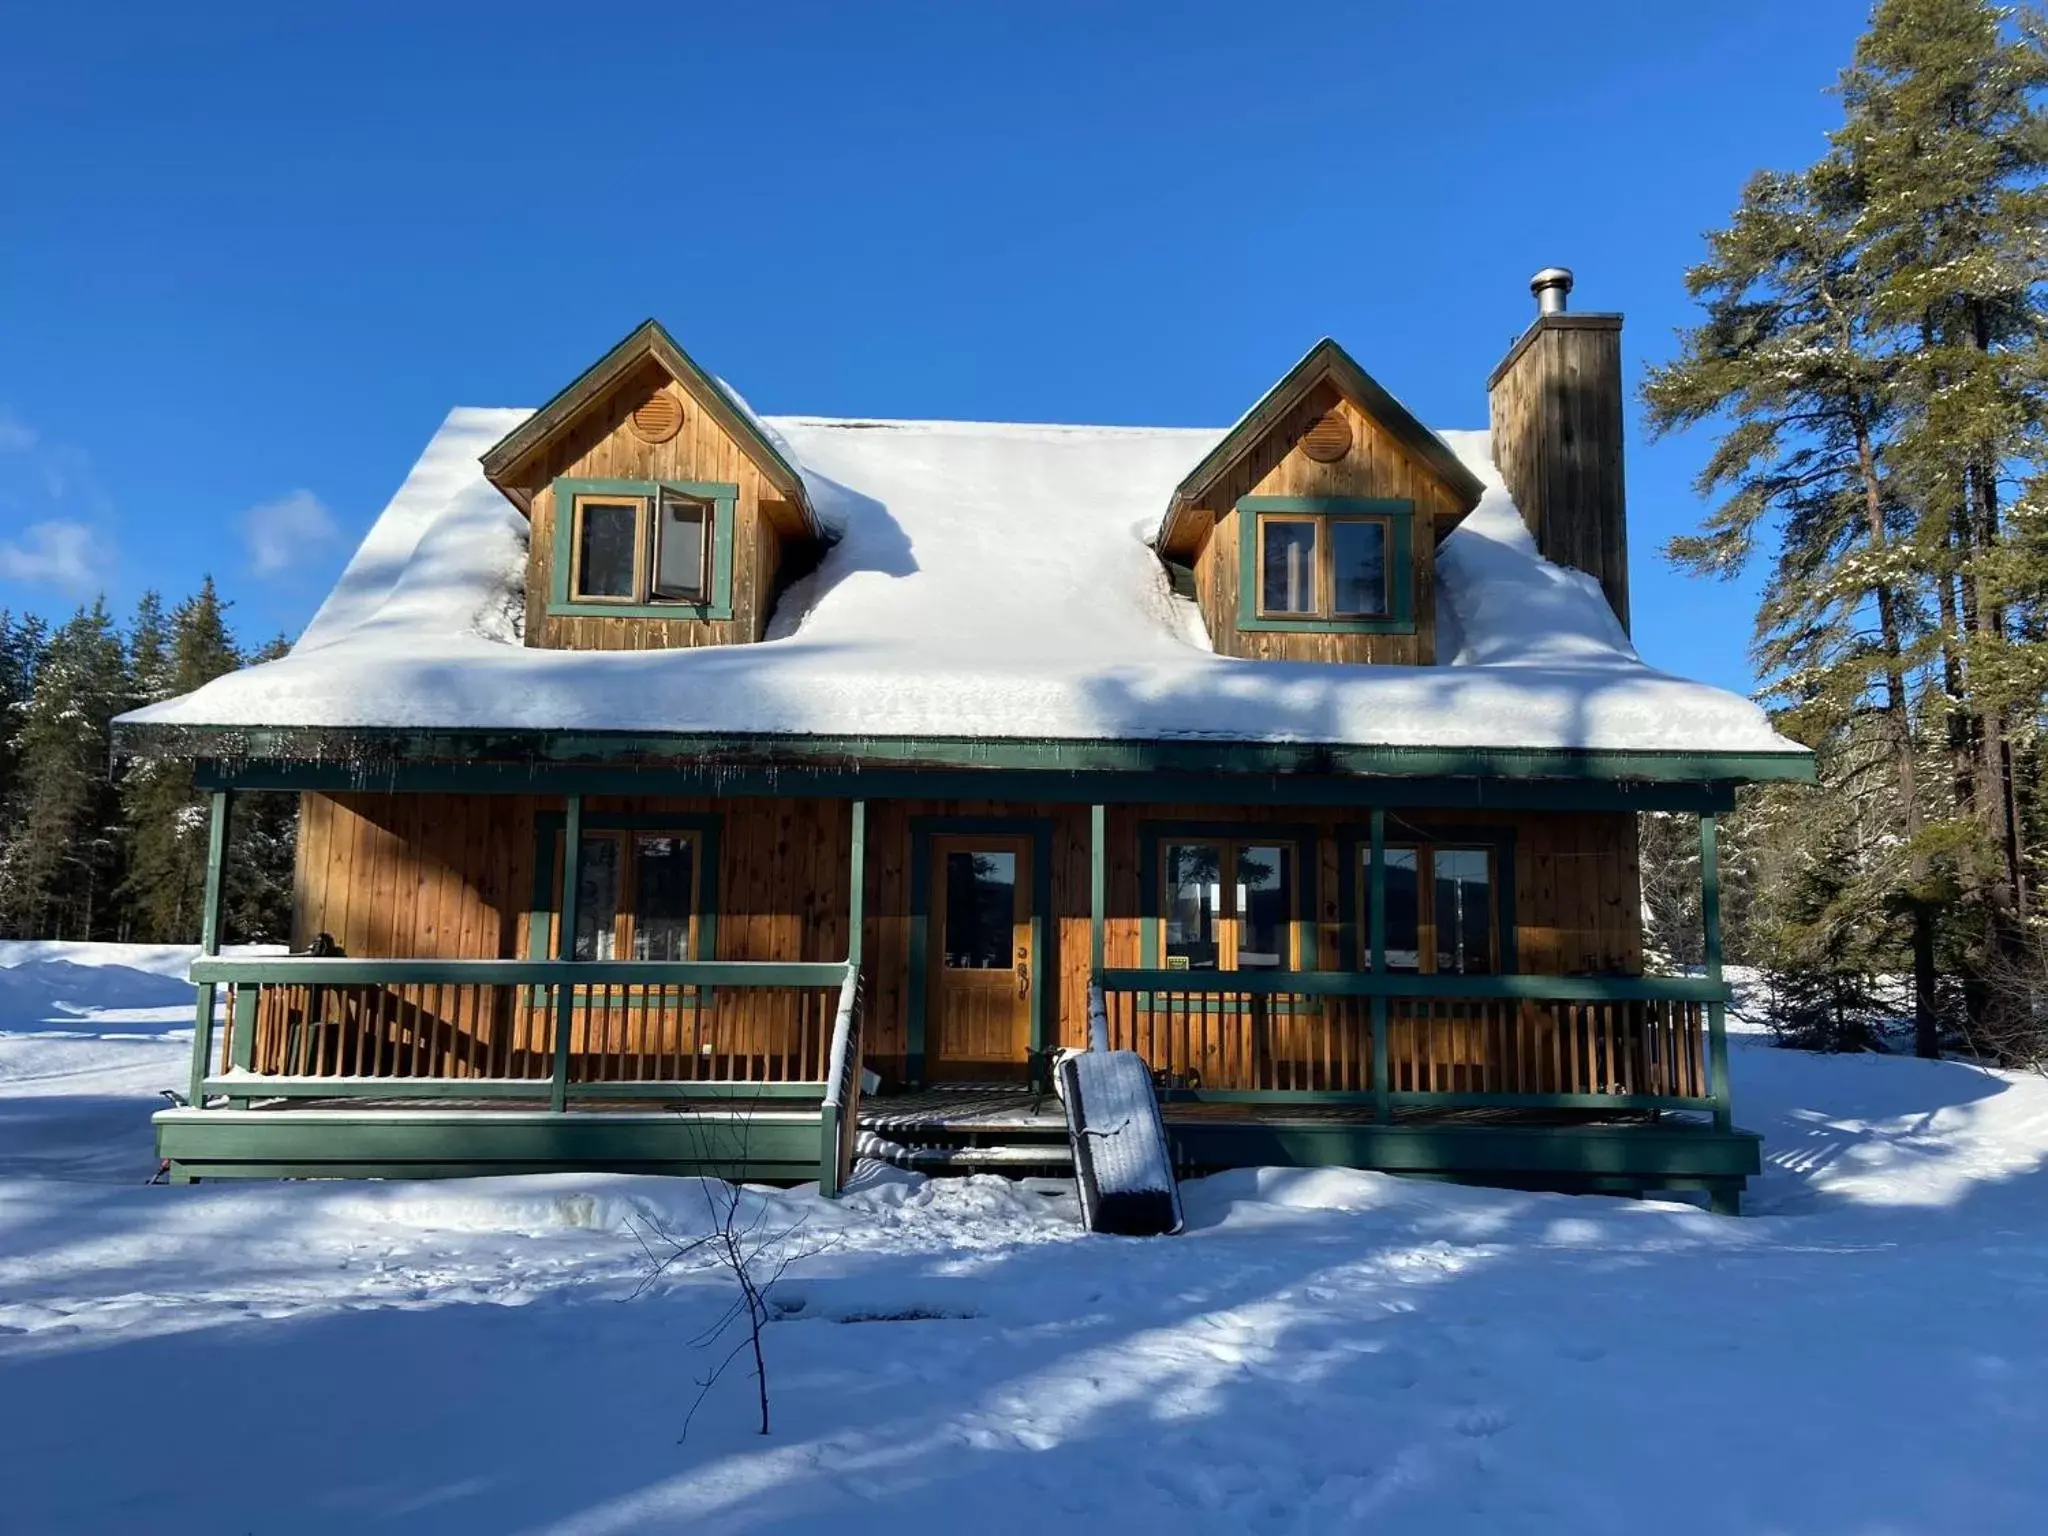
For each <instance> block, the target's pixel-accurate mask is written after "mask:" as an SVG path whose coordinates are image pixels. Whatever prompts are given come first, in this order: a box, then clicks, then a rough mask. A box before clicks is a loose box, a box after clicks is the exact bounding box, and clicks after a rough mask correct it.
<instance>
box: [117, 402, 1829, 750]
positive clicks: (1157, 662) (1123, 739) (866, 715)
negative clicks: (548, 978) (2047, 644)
mask: <svg viewBox="0 0 2048 1536" xmlns="http://www.w3.org/2000/svg"><path fill="white" fill-rule="evenodd" d="M527 414H528V413H527V412H524V411H508V410H467V409H465V410H457V411H455V412H454V413H452V414H451V415H450V416H449V417H448V419H447V421H446V422H445V423H444V424H443V425H442V427H441V430H440V431H439V433H437V435H436V436H435V438H434V439H433V441H432V442H431V443H429V444H428V446H427V449H426V451H425V453H424V454H423V455H422V456H421V458H420V461H419V462H418V464H416V465H415V466H414V468H413V471H412V473H411V474H410V476H409V477H408V478H407V480H406V482H405V484H404V485H403V486H401V487H400V489H399V491H398V493H397V495H396V496H395V497H394V498H393V499H392V501H391V503H390V505H389V506H388V507H387V508H386V509H385V511H384V513H383V514H382V516H381V517H379V519H378V520H377V522H376V523H375V524H374V525H373V526H372V528H371V529H370V531H369V533H368V535H367V536H366V537H365V539H364V541H363V544H362V547H361V548H360V549H359V550H358V551H357V553H356V556H355V558H354V559H353V560H352V561H351V563H350V564H349V566H348V568H347V570H346V571H345V572H344V573H343V575H342V578H341V580H340V582H339V583H338V585H337V586H336V588H335V590H334V592H333V593H332V594H331V595H330V596H329V598H328V600H327V602H326V603H325V605H324V606H323V607H322V608H321V610H320V612H319V613H318V614H317V615H316V616H315V618H314V620H313V622H312V624H311V625H310V626H309V627H308V628H307V630H306V632H305V634H304V636H303V637H302V638H301V639H300V641H299V643H298V644H297V645H296V646H295V647H294V648H293V650H292V652H291V653H290V654H289V655H288V656H286V657H285V658H283V659H281V660H278V661H274V662H270V663H267V664H265V665H262V666H258V667H252V668H249V669H246V670H244V671H241V672H237V673H233V674H231V675H229V676H227V677H224V678H221V679H218V680H216V681H215V682H213V683H210V684H208V685H207V686H205V687H204V688H201V689H198V690H197V691H195V692H193V693H190V694H186V695H184V696H182V697H179V698H175V699H171V700H167V701H165V702H163V703H160V704H155V705H151V706H149V707H147V708H145V709H141V710H137V711H135V712H133V713H131V714H128V715H126V716H123V717H122V719H121V721H120V723H119V725H120V734H119V739H120V741H121V743H122V744H123V746H124V747H126V748H127V749H129V750H139V751H145V752H164V753H174V752H175V753H187V752H199V753H202V754H219V755H229V756H242V755H266V756H277V757H290V756H293V755H295V754H296V755H302V756H305V755H312V756H328V755H331V754H332V753H333V752H334V751H335V750H336V743H337V742H344V743H345V742H346V741H348V740H349V739H350V738H357V737H359V738H362V739H363V740H364V741H365V742H367V741H368V740H370V739H372V738H376V739H380V740H384V741H387V742H388V741H390V740H392V739H396V738H398V737H402V736H405V735H407V734H408V733H414V734H418V733H438V734H440V735H442V736H444V737H445V736H447V735H449V734H450V733H455V734H473V733H489V734H492V735H494V736H496V737H500V738H505V737H510V738H517V739H524V740H528V741H530V742H533V743H536V744H539V743H545V742H549V741H557V740H560V739H561V738H564V737H575V738H580V739H584V740H593V739H601V738H629V739H634V740H636V741H638V742H640V743H642V749H643V750H644V743H645V742H646V741H648V740H650V739H655V738H665V739H670V740H673V741H674V742H675V743H676V744H677V746H678V749H679V750H681V749H683V747H684V746H685V744H686V743H689V744H693V745H701V744H702V743H704V742H706V741H709V740H746V741H749V742H754V743H762V742H766V743H771V744H772V743H774V742H776V741H781V742H784V743H786V744H787V745H788V746H789V747H790V749H791V750H792V752H794V753H797V754H799V755H801V754H802V753H803V751H804V749H805V748H806V746H807V744H825V743H836V744H840V745H841V746H842V747H845V748H846V750H849V751H852V752H853V753H854V754H855V755H856V756H857V755H858V751H859V747H858V744H859V743H862V742H875V741H887V742H892V743H896V742H920V741H931V742H960V741H965V742H968V743H970V744H971V743H988V744H990V745H991V747H998V748H1000V747H1004V746H1006V745H1009V746H1017V747H1022V748H1033V749H1049V750H1050V751H1052V752H1053V753H1054V754H1055V755H1057V754H1058V752H1059V751H1060V750H1061V748H1062V747H1063V746H1065V745H1079V744H1102V743H1111V744H1115V743H1131V744H1141V745H1148V746H1155V747H1159V748H1185V747H1199V748H1204V749H1210V750H1215V751H1220V752H1225V753H1228V752H1230V751H1232V750H1233V749H1235V748H1237V747H1244V748H1247V749H1252V748H1256V749H1262V750H1265V751H1272V750H1275V749H1300V750H1301V751H1304V752H1310V753H1311V754H1312V753H1313V750H1314V749H1320V748H1328V749H1331V750H1332V751H1333V752H1337V753H1344V752H1354V753H1356V752H1365V753H1379V752H1386V753H1391V754H1401V753H1408V752H1417V751H1420V752H1437V753H1443V752H1453V753H1468V754H1470V753H1476V754H1479V756H1480V757H1481V758H1483V757H1485V756H1487V755H1495V754H1509V755H1513V754H1528V753H1534V754H1538V755H1539V756H1540V757H1542V758H1545V759H1554V760H1557V761H1560V762H1570V763H1574V764H1576V765H1577V768H1576V770H1575V771H1571V772H1568V773H1567V774H1566V776H1573V777H1585V776H1602V777H1605V776H1609V773H1610V770H1609V769H1605V768H1600V767H1598V766H1597V765H1600V764H1610V765H1612V764H1620V765H1622V766H1623V768H1625V767H1626V764H1627V763H1628V762H1629V761H1631V760H1635V761H1647V760H1650V759H1659V760H1662V761H1664V762H1666V763H1667V764H1672V763H1677V762H1679V761H1682V760H1701V761H1704V760H1707V759H1711V760H1712V765H1714V766H1712V770H1711V771H1706V770H1702V771H1701V772H1700V774H1699V776H1700V777H1706V778H1720V779H1728V778H1754V777H1805V776H1808V775H1809V769H1808V766H1807V765H1808V763H1809V762H1810V759H1809V757H1808V754H1807V753H1806V752H1805V751H1804V749H1802V748H1800V747H1798V746H1797V745H1796V744H1794V743H1792V742H1790V741H1788V740H1786V739H1785V738H1783V737H1781V736H1779V735H1778V734H1776V733H1775V732H1774V731H1773V730H1772V729H1771V727H1770V724H1769V722H1768V720H1767V719H1766V718H1765V716H1764V714H1763V712H1762V711H1761V710H1759V709H1758V708H1757V707H1756V706H1755V705H1754V704H1753V703H1751V702H1750V701H1749V700H1747V699H1744V698H1741V697H1739V696H1738V695H1735V694H1733V693H1729V692H1726V691H1724V690H1721V689H1718V688H1712V687H1709V686H1707V685H1705V684H1701V683H1696V682H1691V681H1688V680H1686V679H1683V678H1679V677H1676V676H1673V675H1672V674H1670V673H1666V672H1662V671H1659V670H1657V669H1656V668H1653V667H1651V666H1649V665H1648V664H1647V663H1645V662H1644V661H1643V660H1642V659H1641V658H1640V657H1639V656H1638V655H1637V653H1636V651H1635V650H1634V648H1633V647H1632V646H1631V645H1630V643H1629V641H1628V639H1627V637H1626V636H1625V635H1624V634H1623V633H1622V631H1621V629H1620V626H1619V625H1618V624H1617V623H1616V622H1615V620H1614V618H1613V615H1612V614H1611V613H1610V612H1609V610H1608V608H1607V606H1606V604H1605V602H1604V600H1603V599H1602V597H1601V594H1600V589H1599V587H1598V586H1597V585H1596V584H1595V583H1594V582H1593V581H1592V579H1591V578H1590V577H1587V576H1585V575H1583V574H1581V573H1579V572H1576V571H1571V570H1567V569H1564V568H1561V567H1559V566H1556V565H1553V564H1551V563H1549V562H1547V561H1545V560H1543V559H1542V558H1540V557H1539V556H1538V555H1537V554H1536V552H1535V549H1534V547H1533V543H1532V541H1531V540H1530V537H1529V534H1528V532H1527V530H1526V528H1525V527H1524V526H1523V523H1522V519H1521V517H1520V515H1519V513H1518V512H1517V511H1516V509H1515V507H1514V505H1513V503H1512V501H1511V500H1510V499H1509V497H1508V494H1507V492H1506V490H1505V489H1504V488H1503V486H1502V484H1501V481H1500V477H1499V475H1498V473H1497V471H1496V470H1495V469H1494V466H1493V464H1492V462H1491V459H1490V457H1489V445H1488V440H1487V436H1486V434H1485V433H1483V432H1444V433H1442V434H1440V435H1441V437H1442V438H1443V440H1444V441H1445V442H1446V443H1448V444H1449V445H1450V447H1451V448H1452V449H1453V450H1454V451H1455V452H1456V453H1457V455H1458V456H1459V458H1460V459H1461V461H1462V462H1463V463H1464V465H1465V466H1466V468H1467V469H1469V470H1470V472H1471V473H1472V474H1473V475H1474V476H1476V477H1477V479H1478V480H1479V481H1480V482H1481V483H1482V484H1483V486H1484V495H1483V496H1482V498H1481V500H1480V504H1479V506H1478V507H1477V509H1476V510H1475V511H1474V512H1473V513H1472V514H1471V515H1470V516H1469V517H1468V518H1466V519H1465V521H1464V523H1463V524H1462V525H1461V526H1460V527H1459V528H1457V529H1456V530H1455V531H1454V532H1452V533H1451V534H1449V535H1448V536H1447V537H1446V538H1445V539H1444V540H1443V542H1442V543H1441V545H1440V546H1439V548H1438V550H1437V552H1436V560H1437V572H1438V581H1439V591H1440V597H1441V606H1440V609H1439V618H1438V634H1439V638H1438V651H1439V655H1440V657H1441V661H1440V664H1438V665H1435V666H1424V667H1399V666H1359V665H1333V664H1325V663H1310V662H1275V661H1247V660H1236V659H1231V658H1226V657H1220V656H1217V655H1215V654H1213V652H1211V651H1210V649H1209V648H1208V642H1207V638H1206V636H1205V634H1204V632H1203V629H1202V625H1201V622H1200V617H1199V615H1198V613H1197V612H1196V610H1195V608H1194V605H1193V604H1192V603H1191V602H1189V601H1187V600H1185V599H1182V598H1178V597H1176V596H1174V595H1173V594H1172V593H1171V592H1170V590H1169V588H1168V585H1167V581H1166V576H1165V572H1164V570H1163V568H1162V567H1161V565H1160V563H1159V561H1158V558H1157V557H1156V555H1155V554H1154V552H1153V550H1152V549H1151V547H1150V546H1149V545H1148V543H1147V538H1148V536H1149V535H1150V533H1151V530H1152V529H1153V528H1154V527H1156V525H1157V521H1158V517H1159V513H1160V510H1161V508H1163V507H1164V506H1165V505H1166V503H1167V501H1168V499H1169V497H1170V496H1171V494H1172V492H1173V488H1174V486H1175V485H1176V484H1178V483H1179V482H1180V481H1181V479H1182V478H1183V477H1184V476H1185V475H1186V473H1187V472H1188V470H1189V469H1190V467H1191V466H1193V465H1194V464H1196V463H1197V462H1198V461H1200V460H1201V459H1202V458H1203V456H1204V455H1205V454H1206V453H1208V452H1209V451H1210V450H1211V449H1212V448H1213V447H1214V446H1215V445H1216V443H1217V442H1218V440H1219V439H1220V437H1221V436H1222V434H1221V433H1220V432H1217V431H1213V430H1206V429H1204V430H1187V429H1151V428H1116V427H1065V426H1021V425H1003V424H983V423H964V422H901V421H841V420H821V419H815V418H808V417H783V418H769V419H768V421H767V423H766V425H767V428H768V429H769V430H771V431H772V432H773V433H774V434H775V436H776V438H777V440H778V441H780V442H782V443H785V444H787V445H788V449H789V452H790V453H791V455H792V456H793V458H794V459H795V461H796V462H797V464H798V466H799V468H800V470H801V473H802V475H803V478H804V481H805V484H806V486H807V487H808V489H809V492H810V496H811V500H812V503H813V505H814V506H815V508H816V509H817V511H818V513H819V515H820V517H821V519H822V520H823V521H824V522H825V523H826V524H827V525H829V526H830V527H832V528H833V529H835V530H836V532H837V534H838V540H837V542H836V543H835V544H834V545H833V547H832V548H831V549H830V550H829V552H828V553H827V554H826V556H825V558H824V560H823V562H822V563H821V565H820V566H819V568H818V569H817V571H816V572H815V573H814V574H813V575H811V576H810V577H808V578H806V579H805V580H803V581H801V582H799V583H798V584H797V585H796V586H795V587H794V588H792V589H791V590H790V591H789V592H787V593H786V594H784V596H783V598H782V600H781V602H780V605H779V607H778V609H777V612H776V614H775V617H774V619H773V621H772V622H771V625H770V629H769V635H768V638H767V639H766V640H765V641H764V642H763V643H760V644H757V645H750V646H729V647H705V648H700V649H690V650H667V651H649V652H591V651H551V650H542V649H536V648H528V647H526V646H524V645H522V644H521V643H520V635H519V628H518V626H519V623H520V615H521V611H522V601H523V592H524V583H525V579H526V553H525V537H526V526H525V523H524V521H523V520H522V519H521V518H519V517H518V516H517V514H516V513H515V512H514V511H513V510H512V509H511V508H510V507H509V506H507V505H506V504H505V503H504V501H503V499H502V498H501V497H500V496H499V494H498V493H497V492H496V491H495V490H494V489H492V488H491V486H490V485H489V484H488V483H487V482H486V481H485V480H484V478H483V476H482V474H481V472H480V470H479V468H478V465H477V456H478V454H479V453H481V452H482V451H483V450H484V449H486V448H488V447H489V446H490V445H491V444H492V443H494V442H496V441H498V440H499V439H500V438H502V437H503V436H504V435H505V434H506V433H507V432H508V431H510V430H511V429H513V428H515V427H517V426H518V425H519V423H520V422H521V421H522V420H524V419H525V417H526V416H527ZM294 743H298V744H299V745H298V746H296V747H295V746H294V745H293V744H294ZM309 743H313V744H317V745H314V746H308V745H306V744H309ZM847 744H852V745H851V746H847ZM344 750H345V748H344ZM534 750H535V751H536V752H539V753H541V754H542V755H548V756H552V755H554V753H553V751H552V750H551V749H550V748H548V747H546V746H544V745H536V746H535V747H534ZM768 755H771V756H772V755H773V754H772V753H771V754H768ZM885 760H886V759H885ZM1331 761H1332V769H1331V771H1364V772H1383V771H1388V770H1387V769H1386V768H1385V767H1384V766H1380V767H1375V766H1372V765H1370V764H1368V763H1365V762H1362V761H1361V762H1360V763H1359V764H1358V766H1356V767H1353V768H1349V769H1346V768H1344V767H1342V766H1341V765H1339V764H1337V763H1336V762H1335V760H1334V759H1332V760H1331ZM1064 766H1068V767H1072V766H1075V765H1074V764H1073V763H1072V762H1068V763H1066V764H1065V765H1064ZM1294 771H1300V770H1298V769H1296V770H1294ZM1393 771H1399V770H1398V769H1395V770H1393ZM1433 771H1437V772H1441V771H1443V770H1442V769H1441V767H1438V768H1436V769H1435V770H1433ZM1474 771H1485V770H1484V769H1483V768H1482V769H1475V770H1474ZM1613 772H1614V776H1621V777H1628V776H1631V774H1630V773H1628V772H1625V771H1621V770H1620V769H1616V770H1613ZM1656 776H1659V777H1663V776H1667V775H1665V774H1659V775H1656ZM1686 776H1691V774H1690V773H1688V774H1687V775H1686Z"/></svg>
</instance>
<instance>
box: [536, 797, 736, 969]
mask: <svg viewBox="0 0 2048 1536" xmlns="http://www.w3.org/2000/svg"><path fill="white" fill-rule="evenodd" d="M555 843H556V850H557V856H558V857H559V853H560V848H561V839H560V838H559V837H558V838H557V839H556V840H555ZM703 853H704V849H703V840H702V838H701V836H700V834H698V833H696V832H689V831H675V830H667V829H656V830H646V829H639V828H619V829H616V830H613V829H609V828H608V829H603V830H599V831H586V832H585V833H584V834H583V853H582V858H581V860H580V862H579V863H578V865H577V881H576V946H575V948H574V949H573V950H572V951H571V953H572V954H573V955H574V956H575V958H576V959H578V960H698V959H704V958H706V957H705V956H704V955H703V953H702V952H701V950H700V948H699V943H698V938H699V936H698V919H699V916H700V914H701V913H702V911H703V908H704V902H703V901H702V899H701V894H702V893H701V889H700V886H701V882H702V880H703V878H704V857H703Z"/></svg>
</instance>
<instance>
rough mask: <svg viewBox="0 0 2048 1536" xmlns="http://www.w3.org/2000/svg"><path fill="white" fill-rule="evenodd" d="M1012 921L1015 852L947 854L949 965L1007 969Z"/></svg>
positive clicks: (1014, 913)
mask: <svg viewBox="0 0 2048 1536" xmlns="http://www.w3.org/2000/svg"><path fill="white" fill-rule="evenodd" d="M1016 922H1017V855H1016V854H1014V853H1005V852H989V853H970V852H966V851H961V852H956V853H948V854H947V855H946V934H945V945H946V948H945V959H946V966H947V968H948V969H950V970H966V971H1007V970H1010V969H1012V968H1013V967H1014V965H1015V960H1014V959H1013V958H1012V956H1011V952H1010V946H1011V942H1012V940H1013V938H1014V937H1015V932H1014V930H1015V927H1016Z"/></svg>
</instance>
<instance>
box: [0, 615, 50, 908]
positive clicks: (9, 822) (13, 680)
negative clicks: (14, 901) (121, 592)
mask: <svg viewBox="0 0 2048 1536" xmlns="http://www.w3.org/2000/svg"><path fill="white" fill-rule="evenodd" d="M48 643H49V631H48V629H47V627H46V626H45V625H44V624H43V621H42V620H41V619H39V618H37V617H35V616H34V615H33V614H28V615H24V616H23V617H22V618H20V619H16V618H15V617H14V616H13V615H12V614H11V613H9V612H7V611H6V610H5V609H0V812H6V811H7V810H9V809H10V808H11V807H12V806H13V805H14V803H15V792H16V787H17V785H18V784H19V781H20V761H21V750H20V738H21V731H22V726H23V723H24V720H25V719H26V715H27V710H28V700H29V693H30V690H31V689H32V688H33V687H34V686H35V674H36V667H37V664H38V663H39V662H40V661H41V659H42V654H43V649H44V647H45V646H46V645H47V644H48ZM18 840H19V831H18V828H17V825H16V823H15V821H14V819H13V818H12V817H11V816H6V815H0V933H11V932H16V931H19V928H20V925H19V924H18V923H17V922H16V921H15V914H14V913H13V911H12V910H11V909H10V906H9V901H10V894H9V887H8V883H7V870H8V868H9V864H10V860H11V859H12V858H13V857H14V855H13V854H12V853H11V852H10V850H11V849H12V848H13V846H14V844H15V843H16V842H17V841H18Z"/></svg>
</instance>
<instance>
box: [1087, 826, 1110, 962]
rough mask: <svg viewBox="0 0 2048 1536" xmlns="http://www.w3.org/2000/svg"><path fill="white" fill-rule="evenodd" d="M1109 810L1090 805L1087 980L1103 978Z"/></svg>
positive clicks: (1107, 904)
mask: <svg viewBox="0 0 2048 1536" xmlns="http://www.w3.org/2000/svg"><path fill="white" fill-rule="evenodd" d="M1108 826H1109V811H1108V809H1107V808H1106V807H1104V806H1100V805H1091V806H1089V807H1088V983H1089V985H1090V986H1093V985H1094V984H1095V983H1096V982H1098V981H1100V980H1101V979H1102V970H1103V965H1102V956H1103V925H1104V923H1105V921H1106V920H1107V914H1108V911H1109V873H1108V868H1107V865H1106V863H1105V860H1106V859H1107V858H1108V856H1109V855H1108V852H1107V849H1108V843H1109V837H1108Z"/></svg>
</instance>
